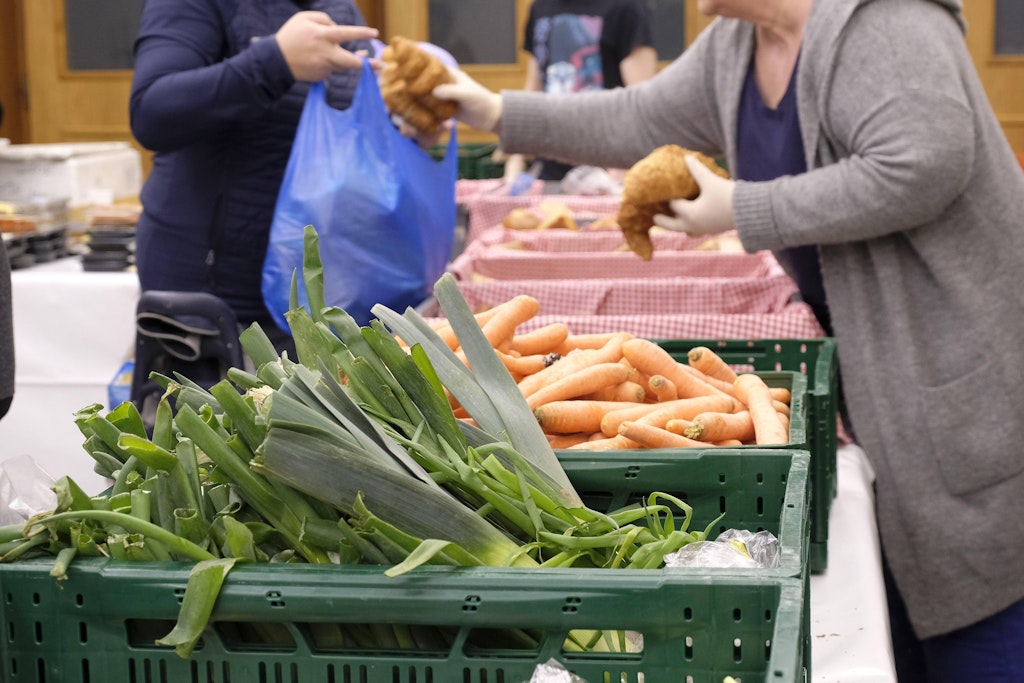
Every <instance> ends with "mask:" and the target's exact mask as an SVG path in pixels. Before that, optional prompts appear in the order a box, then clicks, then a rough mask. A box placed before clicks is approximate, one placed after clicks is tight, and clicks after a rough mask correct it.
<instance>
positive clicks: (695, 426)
mask: <svg viewBox="0 0 1024 683" xmlns="http://www.w3.org/2000/svg"><path fill="white" fill-rule="evenodd" d="M683 436H688V437H690V438H691V439H697V440H698V441H710V442H716V441H724V440H726V439H736V440H737V441H741V442H742V441H753V439H754V421H753V419H752V418H751V417H750V411H749V410H741V411H740V412H738V413H710V412H709V413H701V414H700V415H698V416H696V417H695V418H693V422H692V423H691V424H690V426H689V427H688V428H687V429H686V430H685V431H684V432H683Z"/></svg>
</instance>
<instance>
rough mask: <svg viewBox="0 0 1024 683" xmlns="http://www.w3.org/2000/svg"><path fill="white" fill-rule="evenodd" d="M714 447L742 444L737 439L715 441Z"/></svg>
mask: <svg viewBox="0 0 1024 683" xmlns="http://www.w3.org/2000/svg"><path fill="white" fill-rule="evenodd" d="M714 445H716V446H742V445H743V442H742V441H740V440H739V439H726V440H724V441H715V442H714Z"/></svg>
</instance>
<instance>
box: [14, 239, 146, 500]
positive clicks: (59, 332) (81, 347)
mask: <svg viewBox="0 0 1024 683" xmlns="http://www.w3.org/2000/svg"><path fill="white" fill-rule="evenodd" d="M11 290H12V292H11V293H12V300H13V310H14V353H15V361H14V363H15V375H14V402H13V403H12V404H11V410H10V412H9V413H8V414H7V415H6V416H5V417H4V418H3V419H2V420H0V460H3V459H6V458H11V457H15V456H19V455H28V456H31V457H32V458H33V459H34V460H35V461H36V462H37V463H38V464H39V466H40V467H42V468H43V469H44V470H45V471H46V472H47V473H49V474H50V476H52V477H54V478H59V477H61V476H64V475H70V476H71V477H72V478H73V479H74V480H75V481H76V482H78V484H79V485H80V486H82V487H83V488H85V490H86V491H88V492H90V493H98V492H99V491H101V490H102V489H103V488H104V487H105V480H104V479H103V478H101V477H99V476H98V475H96V474H95V473H94V472H93V471H92V462H93V461H92V459H91V458H90V457H89V456H88V455H86V454H85V452H84V451H83V450H82V441H83V440H84V439H83V437H82V434H81V432H80V431H79V430H78V427H77V426H76V425H75V422H74V418H73V417H72V416H73V414H74V413H75V412H76V411H78V410H79V409H81V408H83V407H85V406H87V405H89V404H90V403H100V404H102V405H104V406H107V385H108V384H109V383H110V381H111V380H112V379H113V378H114V375H115V374H117V370H118V368H120V367H121V365H122V364H123V363H124V361H126V360H128V359H130V358H132V356H133V355H134V351H135V306H136V303H137V301H138V297H139V284H138V278H137V276H136V275H135V273H132V272H117V273H102V272H98V273H87V272H84V271H83V270H82V266H81V262H80V261H79V260H78V259H77V258H65V259H61V260H58V261H54V262H52V263H47V264H41V265H38V266H33V267H31V268H26V269H24V270H16V271H14V272H13V273H12V274H11Z"/></svg>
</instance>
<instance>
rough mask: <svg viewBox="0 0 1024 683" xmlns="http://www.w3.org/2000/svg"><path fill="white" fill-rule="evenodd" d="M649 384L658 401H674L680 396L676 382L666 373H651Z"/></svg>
mask: <svg viewBox="0 0 1024 683" xmlns="http://www.w3.org/2000/svg"><path fill="white" fill-rule="evenodd" d="M647 386H648V387H650V389H651V393H652V394H654V398H655V399H656V400H657V401H672V400H674V399H677V398H679V394H678V393H677V391H676V383H675V382H673V381H672V380H670V379H669V378H668V377H665V376H664V375H651V378H650V379H649V380H648V381H647Z"/></svg>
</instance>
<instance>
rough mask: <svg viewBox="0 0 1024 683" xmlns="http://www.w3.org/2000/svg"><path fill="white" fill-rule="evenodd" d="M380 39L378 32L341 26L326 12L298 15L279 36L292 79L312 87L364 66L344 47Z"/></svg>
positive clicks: (278, 32) (358, 58)
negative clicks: (338, 72)
mask: <svg viewBox="0 0 1024 683" xmlns="http://www.w3.org/2000/svg"><path fill="white" fill-rule="evenodd" d="M376 36H377V29H375V28H369V27H367V26H341V25H339V24H335V23H334V20H333V19H331V18H330V16H328V15H327V14H325V13H324V12H298V13H296V14H294V15H292V17H291V18H290V19H288V21H286V22H285V23H284V25H283V26H282V27H281V28H280V29H278V31H277V33H276V34H275V37H276V39H277V46H278V47H279V48H280V49H281V54H282V55H284V60H285V62H287V64H288V68H289V69H290V70H291V72H292V76H294V77H295V80H297V81H308V82H310V83H312V82H315V81H322V80H324V79H325V78H327V77H328V76H330V75H331V74H332V73H334V72H335V71H341V70H343V69H357V68H359V67H360V66H362V60H361V59H360V57H359V56H358V55H354V54H352V53H351V52H349V51H348V50H346V49H344V48H343V47H341V45H340V43H344V42H348V41H350V40H369V39H370V38H375V37H376Z"/></svg>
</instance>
